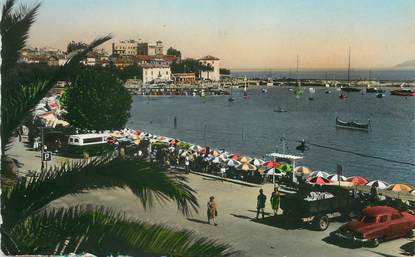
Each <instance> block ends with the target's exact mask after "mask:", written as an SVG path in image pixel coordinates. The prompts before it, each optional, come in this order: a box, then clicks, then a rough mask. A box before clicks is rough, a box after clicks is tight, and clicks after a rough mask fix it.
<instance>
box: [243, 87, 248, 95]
mask: <svg viewBox="0 0 415 257" xmlns="http://www.w3.org/2000/svg"><path fill="white" fill-rule="evenodd" d="M244 98H248V92H246V84H245V87H244Z"/></svg>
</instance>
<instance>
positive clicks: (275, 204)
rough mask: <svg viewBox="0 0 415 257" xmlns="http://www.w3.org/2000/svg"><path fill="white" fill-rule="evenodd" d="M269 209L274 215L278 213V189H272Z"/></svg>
mask: <svg viewBox="0 0 415 257" xmlns="http://www.w3.org/2000/svg"><path fill="white" fill-rule="evenodd" d="M270 201H271V208H272V209H273V210H274V215H277V213H278V207H279V205H280V192H279V191H278V187H274V192H272V194H271V198H270Z"/></svg>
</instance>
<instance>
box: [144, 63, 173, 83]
mask: <svg viewBox="0 0 415 257" xmlns="http://www.w3.org/2000/svg"><path fill="white" fill-rule="evenodd" d="M140 67H141V68H142V72H143V84H149V83H151V82H155V81H157V82H163V81H170V80H171V71H170V66H169V65H160V64H143V65H140Z"/></svg>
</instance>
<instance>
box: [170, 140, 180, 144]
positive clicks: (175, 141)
mask: <svg viewBox="0 0 415 257" xmlns="http://www.w3.org/2000/svg"><path fill="white" fill-rule="evenodd" d="M178 142H179V141H177V140H176V139H172V140H170V141H169V144H171V145H175V144H177V143H178Z"/></svg>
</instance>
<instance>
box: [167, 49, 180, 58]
mask: <svg viewBox="0 0 415 257" xmlns="http://www.w3.org/2000/svg"><path fill="white" fill-rule="evenodd" d="M167 54H168V55H173V56H176V57H177V59H179V60H180V59H182V53H181V52H180V51H179V50H177V49H174V48H173V47H170V48H169V49H167Z"/></svg>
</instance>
